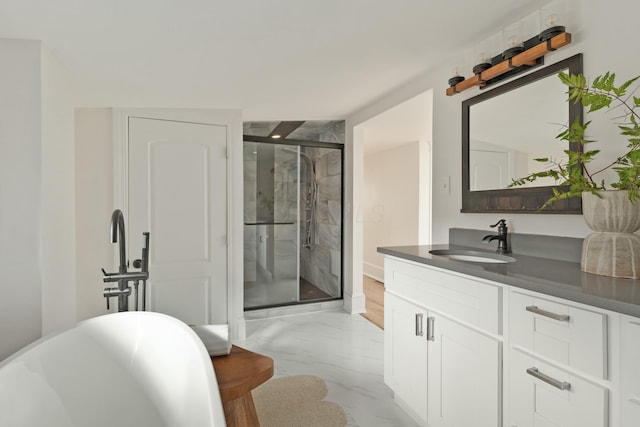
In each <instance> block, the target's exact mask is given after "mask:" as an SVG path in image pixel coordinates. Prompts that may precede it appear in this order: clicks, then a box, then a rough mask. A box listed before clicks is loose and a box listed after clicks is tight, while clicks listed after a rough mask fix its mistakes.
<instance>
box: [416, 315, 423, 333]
mask: <svg viewBox="0 0 640 427" xmlns="http://www.w3.org/2000/svg"><path fill="white" fill-rule="evenodd" d="M423 317H424V315H423V314H422V313H416V336H417V337H421V336H422V335H424V332H423V330H422V319H423Z"/></svg>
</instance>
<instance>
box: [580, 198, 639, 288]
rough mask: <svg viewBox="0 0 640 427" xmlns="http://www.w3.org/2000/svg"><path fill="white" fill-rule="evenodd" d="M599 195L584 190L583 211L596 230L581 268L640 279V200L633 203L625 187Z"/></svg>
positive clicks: (586, 242)
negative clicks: (639, 231)
mask: <svg viewBox="0 0 640 427" xmlns="http://www.w3.org/2000/svg"><path fill="white" fill-rule="evenodd" d="M600 195H601V196H602V197H598V196H595V195H593V194H592V193H589V192H584V193H582V214H583V216H584V220H585V222H586V223H587V225H588V226H589V228H591V229H592V230H593V232H592V233H591V234H589V235H588V236H587V237H586V238H585V239H584V243H583V244H582V261H581V264H580V266H581V269H582V270H583V271H586V272H587V273H593V274H599V275H602V276H611V277H625V278H634V279H638V278H640V236H638V235H637V234H635V231H637V230H638V229H640V201H637V202H635V203H631V202H630V201H629V196H628V193H627V191H625V190H608V191H602V192H601V193H600Z"/></svg>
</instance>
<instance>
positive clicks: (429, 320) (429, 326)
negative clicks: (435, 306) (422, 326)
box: [427, 317, 436, 341]
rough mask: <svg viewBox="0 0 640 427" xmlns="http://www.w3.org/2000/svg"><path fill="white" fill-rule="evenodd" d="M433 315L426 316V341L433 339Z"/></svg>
mask: <svg viewBox="0 0 640 427" xmlns="http://www.w3.org/2000/svg"><path fill="white" fill-rule="evenodd" d="M435 321H436V318H435V317H427V341H435V340H436V336H435V328H434V327H435Z"/></svg>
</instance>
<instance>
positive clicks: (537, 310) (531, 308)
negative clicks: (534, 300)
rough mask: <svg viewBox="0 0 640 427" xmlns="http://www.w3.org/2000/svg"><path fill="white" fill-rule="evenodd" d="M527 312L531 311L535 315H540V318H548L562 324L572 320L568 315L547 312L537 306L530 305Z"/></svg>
mask: <svg viewBox="0 0 640 427" xmlns="http://www.w3.org/2000/svg"><path fill="white" fill-rule="evenodd" d="M526 310H527V311H530V312H532V313H535V314H539V315H540V316H544V317H548V318H550V319H553V320H559V321H561V322H568V321H569V319H570V318H571V317H570V316H569V315H568V314H556V313H552V312H550V311H547V310H543V309H541V308H538V307H536V306H535V305H528V306H527V308H526Z"/></svg>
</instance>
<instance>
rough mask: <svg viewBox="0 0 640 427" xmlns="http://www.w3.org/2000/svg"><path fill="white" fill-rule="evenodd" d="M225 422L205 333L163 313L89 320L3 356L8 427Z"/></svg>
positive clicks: (2, 420)
mask: <svg viewBox="0 0 640 427" xmlns="http://www.w3.org/2000/svg"><path fill="white" fill-rule="evenodd" d="M225 425H226V424H225V420H224V413H223V410H222V403H221V401H220V393H219V391H218V384H217V382H216V378H215V373H214V371H213V368H212V365H211V359H210V358H209V354H208V353H207V351H206V349H205V347H204V345H203V343H202V341H201V340H200V339H199V338H198V336H197V335H196V334H195V333H194V332H193V331H192V330H191V328H189V327H188V326H187V325H185V324H184V323H182V322H180V321H179V320H177V319H175V318H173V317H169V316H166V315H163V314H159V313H150V312H140V311H138V312H124V313H115V314H108V315H106V316H101V317H96V318H94V319H90V320H86V321H84V322H81V323H79V324H78V325H77V326H75V327H74V328H71V329H69V330H67V331H64V332H61V333H58V334H55V335H52V336H48V337H44V338H42V339H40V340H38V341H36V342H35V343H33V344H31V345H29V346H28V347H26V348H24V349H22V350H20V351H19V352H18V353H16V354H14V355H13V356H11V357H9V358H8V359H6V360H4V361H3V362H2V363H0V426H3V427H14V426H15V427H17V426H20V427H32V426H33V427H43V426H47V427H71V426H74V427H76V426H77V427H103V426H104V427H106V426H118V427H125V426H131V427H134V426H135V427H147V426H148V427H152V426H153V427H165V426H167V427H168V426H172V427H173V426H175V427H188V426H193V427H209V426H216V427H217V426H225Z"/></svg>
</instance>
